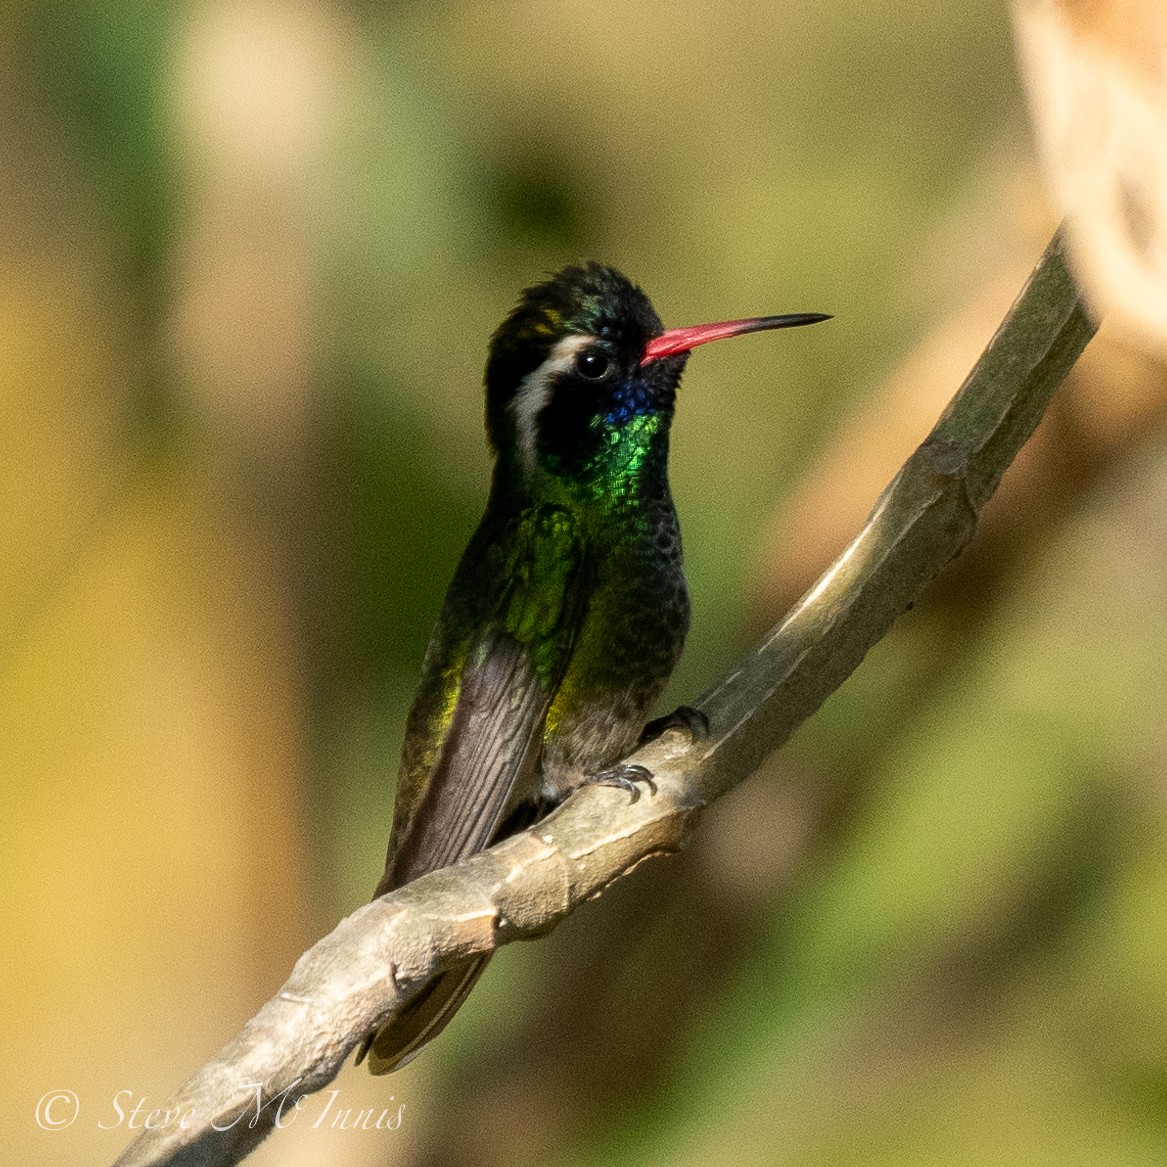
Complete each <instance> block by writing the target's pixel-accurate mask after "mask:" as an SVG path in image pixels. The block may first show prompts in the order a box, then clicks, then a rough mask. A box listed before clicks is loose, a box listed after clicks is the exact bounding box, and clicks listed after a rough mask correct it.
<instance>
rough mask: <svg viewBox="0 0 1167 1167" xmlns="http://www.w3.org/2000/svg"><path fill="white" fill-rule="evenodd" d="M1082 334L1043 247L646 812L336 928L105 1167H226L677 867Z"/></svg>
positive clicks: (505, 859)
mask: <svg viewBox="0 0 1167 1167" xmlns="http://www.w3.org/2000/svg"><path fill="white" fill-rule="evenodd" d="M1094 327H1095V326H1094V324H1093V323H1092V322H1091V321H1090V319H1089V318H1088V316H1087V314H1086V312H1085V309H1084V307H1083V304H1082V301H1081V298H1080V295H1079V293H1078V291H1077V289H1076V288H1075V287H1074V284H1073V282H1072V280H1071V278H1070V276H1069V274H1068V273H1067V270H1066V267H1065V264H1064V260H1063V248H1062V240H1061V236H1060V234H1059V235H1057V236H1055V238H1054V240H1053V242H1052V243H1051V244H1050V246H1049V247H1048V248H1047V250H1046V252H1045V254H1044V256H1043V257H1042V259H1041V262H1040V263H1039V264H1038V266H1037V268H1036V270H1035V271H1034V273H1033V275H1032V276H1031V277H1030V280H1029V282H1028V283H1027V284H1026V286H1025V289H1024V290H1023V291H1022V293H1021V295H1020V297H1019V298H1018V300H1017V302H1016V303H1015V304H1014V305H1013V308H1012V309H1011V311H1010V313H1009V315H1008V317H1007V318H1006V320H1005V322H1004V323H1003V324H1002V326H1001V328H1000V329H999V330H998V332H997V335H996V336H995V337H994V338H993V340H992V342H991V343H990V345H989V347H988V348H987V349H986V350H985V352H984V354H983V355H982V357H981V359H980V360H979V361H978V362H977V365H976V367H975V368H974V369H973V371H972V373H971V374H970V375H969V377H968V379H967V380H966V381H965V384H964V385H963V386H962V388H961V390H960V392H959V393H958V394H957V395H956V397H955V398H953V400H952V402H951V403H950V404H949V406H948V408H947V409H946V410H945V412H944V414H943V416H942V417H941V418H940V420H939V422H938V423H937V424H936V427H935V428H934V429H933V431H932V433H931V434H930V435H929V437H928V438H927V440H926V441H925V442H924V443H923V444H922V445H921V446H920V447H919V448H918V449H917V450H916V452H915V453H914V454H913V455H912V457H911V458H909V459H908V461H907V462H906V463H905V464H904V466H903V468H902V469H901V470H900V472H899V473H898V474H897V475H896V477H895V478H894V479H893V481H892V482H891V483H890V484H889V486H888V487H887V488H886V489H885V490H884V492H883V493H882V494H881V495H880V497H879V499H878V500H877V502H876V504H875V507H874V509H873V510H872V512H871V514H870V516H869V517H868V519H867V522H866V523H865V525H864V526H863V529H862V530H861V531H860V532H859V534H858V535H857V536H856V538H855V539H854V541H853V542H852V543H851V546H850V547H848V549H847V550H846V551H845V552H844V553H843V555H842V556H841V557H840V558H839V559H838V560H837V562H836V563H835V564H834V566H833V567H831V569H830V570H829V571H828V572H827V573H826V574H825V575H824V576H823V577H822V579H820V580H819V582H818V583H817V584H816V585H815V586H814V587H813V588H812V589H811V590H810V591H809V592H808V593H807V595H806V596H804V597H803V599H802V600H801V601H800V602H799V603H798V604H797V605H796V606H795V607H794V609H793V611H792V612H791V613H790V614H789V615H788V616H787V617H786V619H785V620H783V621H782V623H781V624H779V625H778V626H777V627H776V628H774V629H773V630H772V631H771V632H770V633H768V634H767V635H766V637H765V638H764V639H763V640H762V641H761V643H759V644H758V645H757V646H756V647H755V648H754V650H753V651H752V652H751V653H750V654H749V655H748V656H747V657H746V658H745V659H744V660H742V661H741V662H740V663H739V665H738V667H737V668H736V669H734V670H733V671H732V672H731V673H730V674H729V675H728V676H727V677H725V678H724V679H723V680H722V681H721V682H719V683H718V684H717V685H716V686H715V687H714V688H713V689H711V690H710V691H709V692H708V693H706V694H705V695H704V696H703V697H702V698H701V699H700V701H699V702H698V703H697V704H698V706H699V707H700V708H701V709H702V710H704V712H705V713H706V714H707V716H708V717H709V721H710V725H711V733H710V736H709V737H708V738H706V739H701V740H698V741H690V740H689V738H688V735H687V734H685V733H683V732H680V731H675V732H670V733H668V734H666V735H664V737H663V738H662V739H660V740H658V741H656V742H653V743H651V744H650V745H649V746H646V747H644V748H643V749H642V750H640V751H639V752H638V753H637V754H636V755H635V760H636V761H637V762H639V763H642V764H643V765H646V766H648V767H649V768H650V769H651V770H652V771H653V772H654V774H655V776H656V782H657V787H658V792H657V794H656V795H655V797H651V798H650V797H644V798H641V799H640V800H639V801H638V802H635V803H631V802H629V801H628V799H627V796H626V795H624V794H623V793H621V792H620V791H616V790H612V789H609V788H604V787H589V788H585V789H583V790H581V791H579V792H577V793H576V794H575V795H573V796H572V797H571V798H570V799H568V801H567V802H566V803H565V804H564V805H563V806H562V807H560V808H559V809H558V810H556V811H555V812H554V813H553V814H551V815H549V816H548V817H547V818H546V819H544V820H543V821H542V822H540V823H538V824H537V825H536V826H534V827H532V828H531V829H530V830H528V831H526V832H524V833H523V834H521V835H517V836H515V837H513V838H511V839H508V840H506V841H505V842H503V843H500V844H499V845H497V846H495V847H492V848H491V849H490V850H489V851H486V852H484V853H483V854H481V855H477V856H474V857H473V858H471V859H469V860H467V861H466V862H464V863H460V864H458V865H457V866H455V867H451V868H447V869H446V870H444V871H436V872H433V873H432V874H430V875H427V876H425V877H424V878H422V879H419V880H417V881H415V882H414V883H412V884H410V885H408V886H407V887H404V888H401V889H400V890H398V891H396V892H393V893H392V894H390V895H387V896H385V897H383V898H382V899H380V900H377V901H376V902H374V903H372V904H368V905H366V906H365V907H362V908H360V909H359V910H358V911H356V912H354V913H353V915H351V916H350V917H348V918H347V919H346V920H343V921H342V922H341V923H340V925H339V926H338V927H337V928H336V929H335V931H333V932H332V933H331V934H330V935H329V936H326V937H325V938H324V939H323V940H321V941H320V942H319V943H318V944H316V945H315V946H314V947H313V948H311V949H310V950H309V951H308V952H306V953H305V954H304V955H303V956H302V957H301V958H300V959H299V960H298V961H297V962H296V966H295V968H294V969H293V971H292V975H291V977H290V978H289V979H288V981H287V983H286V984H285V985H284V987H283V988H282V989H281V990H280V992H279V993H278V994H277V995H276V996H275V997H274V998H272V1000H270V1001H269V1002H268V1003H267V1004H266V1005H264V1007H263V1008H262V1009H261V1010H260V1011H259V1013H257V1014H256V1016H255V1017H253V1018H252V1020H251V1021H249V1022H248V1023H247V1025H246V1026H245V1027H244V1029H243V1031H242V1032H241V1033H240V1034H239V1035H238V1036H237V1037H236V1038H235V1039H234V1040H233V1041H232V1042H230V1043H229V1044H228V1045H227V1046H225V1047H224V1048H223V1049H222V1050H221V1051H220V1052H219V1054H217V1055H216V1057H215V1058H213V1059H212V1060H211V1061H210V1062H208V1063H207V1064H206V1065H205V1066H204V1067H203V1068H202V1069H201V1070H199V1071H198V1073H196V1074H195V1075H194V1077H192V1078H191V1079H190V1080H189V1081H188V1082H186V1083H185V1084H184V1085H183V1086H182V1087H180V1088H179V1090H178V1092H177V1093H176V1094H175V1095H174V1096H173V1097H172V1098H171V1099H170V1100H169V1102H168V1103H167V1107H168V1108H169V1110H170V1112H171V1113H172V1114H178V1115H182V1116H184V1121H183V1123H179V1122H173V1123H171V1124H170V1125H168V1126H165V1127H161V1128H159V1129H155V1130H147V1131H143V1132H142V1133H141V1134H140V1135H139V1136H138V1138H137V1139H136V1140H135V1141H134V1142H133V1143H132V1144H131V1145H130V1147H129V1148H128V1149H127V1150H126V1151H125V1152H124V1154H123V1155H122V1156H121V1158H119V1159H118V1164H120V1165H122V1167H130V1165H133V1167H146V1165H156V1164H172V1165H176V1164H184V1165H195V1164H197V1165H200V1167H209V1165H213V1164H215V1165H217V1164H231V1163H237V1162H239V1161H240V1160H241V1159H242V1158H243V1157H244V1156H245V1155H246V1154H247V1153H248V1152H249V1151H250V1150H251V1149H252V1147H254V1146H255V1145H256V1144H257V1143H258V1142H259V1141H260V1140H261V1139H262V1138H263V1137H264V1136H265V1135H266V1134H268V1133H269V1132H270V1130H272V1129H273V1128H274V1127H276V1126H281V1125H285V1124H286V1123H287V1122H289V1121H290V1120H291V1118H292V1116H293V1115H294V1110H295V1107H296V1106H297V1105H298V1102H299V1100H300V1099H302V1098H303V1097H305V1096H306V1095H308V1094H310V1093H312V1092H313V1091H315V1090H319V1089H321V1088H322V1087H323V1086H325V1085H327V1084H328V1083H329V1082H330V1081H331V1080H332V1079H333V1078H334V1077H335V1076H336V1074H337V1073H338V1071H339V1070H340V1068H341V1066H342V1064H343V1063H344V1060H345V1059H346V1057H347V1056H348V1054H349V1053H350V1052H351V1050H352V1049H353V1047H354V1046H355V1045H356V1043H357V1042H358V1041H359V1040H360V1038H361V1037H362V1036H363V1035H364V1034H365V1033H367V1032H368V1031H369V1030H371V1029H374V1028H376V1027H378V1026H380V1025H383V1024H384V1023H385V1022H386V1021H387V1020H388V1019H389V1018H390V1017H392V1016H393V1015H394V1014H395V1013H397V1012H398V1011H399V1010H400V1009H401V1008H402V1006H403V1005H404V1004H405V1003H406V1002H407V1001H408V1000H409V999H410V997H411V996H412V995H413V994H415V993H416V992H417V991H418V990H419V989H420V988H421V987H422V986H423V985H424V984H425V983H426V982H427V981H428V980H429V979H430V978H431V977H433V975H434V974H435V973H437V972H439V971H441V970H443V969H445V968H448V967H450V966H452V965H454V964H457V963H458V962H460V961H462V960H464V959H465V958H466V957H467V956H470V955H473V954H476V953H483V952H489V951H491V950H493V949H495V948H497V947H499V946H500V945H502V944H508V943H510V942H511V941H514V940H522V939H530V938H533V937H536V936H540V935H543V934H545V933H547V932H549V931H550V930H551V929H552V928H553V927H554V926H555V925H556V924H557V923H558V922H559V921H560V920H561V919H563V917H564V916H566V915H568V914H569V913H570V912H572V911H574V910H575V909H576V908H577V907H578V906H579V905H580V904H582V903H583V902H584V901H585V900H588V899H591V898H592V897H594V896H596V895H598V894H599V893H601V892H602V891H603V890H604V889H605V888H606V887H607V886H608V885H609V884H611V883H613V882H614V881H615V880H617V879H619V878H620V877H621V876H623V875H626V874H627V873H628V872H629V871H631V870H632V869H633V868H634V867H635V866H636V865H637V864H639V863H640V862H642V861H643V860H644V859H647V858H650V857H651V856H654V855H661V854H667V853H669V852H672V851H676V850H677V849H678V848H679V847H680V846H681V845H682V843H683V841H684V838H685V836H686V834H687V833H688V832H689V831H690V830H691V829H692V827H693V826H694V825H695V821H696V818H697V815H698V812H699V811H700V809H701V808H702V807H703V806H705V805H706V804H708V803H710V802H712V801H713V800H714V799H716V798H719V797H720V796H721V795H722V794H724V793H725V792H726V791H727V790H729V789H730V788H731V787H733V786H734V785H736V784H737V783H738V782H740V781H741V780H742V779H743V778H745V777H746V776H747V775H749V774H750V773H751V772H752V771H753V770H754V769H755V768H756V767H757V765H758V764H759V763H760V762H761V761H762V759H763V758H764V757H765V756H766V755H767V754H768V753H770V752H771V751H772V750H774V749H776V748H777V747H778V746H779V745H781V744H782V743H783V742H784V741H785V740H786V739H787V738H788V737H789V736H790V734H791V733H792V732H793V731H794V729H795V728H797V726H798V725H800V724H801V723H802V722H803V721H804V720H805V719H806V718H807V717H809V716H810V715H811V714H812V713H813V712H814V711H815V710H816V709H817V708H818V707H819V705H820V704H822V702H823V701H824V700H825V698H826V697H827V696H828V695H829V694H830V693H831V692H833V691H834V690H835V689H836V688H838V686H839V685H840V684H842V682H843V681H844V680H845V679H846V677H847V676H848V675H849V674H850V673H851V672H852V671H853V670H854V669H855V667H856V666H857V665H858V664H859V662H860V661H861V660H862V659H863V656H864V654H865V653H866V652H867V650H868V649H869V648H870V647H871V646H872V645H873V644H874V643H875V642H876V641H877V640H879V639H880V637H882V636H883V634H884V633H885V632H886V631H887V630H888V628H889V627H890V626H891V624H892V622H893V621H894V620H895V619H896V617H897V616H899V615H900V613H902V612H903V611H905V610H906V609H907V608H908V607H910V606H911V604H912V603H913V602H914V600H915V599H916V598H917V597H918V596H919V594H920V592H921V591H922V590H923V588H924V587H925V585H926V584H927V583H928V581H929V580H930V579H931V578H932V577H933V576H934V575H935V574H936V573H937V572H938V571H940V569H941V568H942V567H944V565H945V564H946V563H947V562H948V561H949V560H950V559H952V558H953V557H954V556H955V555H957V554H958V553H959V552H960V551H961V550H962V548H963V547H964V546H965V544H966V543H967V542H968V541H969V539H970V538H971V537H972V535H973V532H974V531H975V529H976V520H977V512H978V511H979V510H980V508H981V507H982V506H983V505H984V503H985V502H986V501H987V499H988V498H989V496H990V495H991V494H992V493H993V491H994V490H995V489H996V486H997V483H998V482H999V481H1000V478H1001V475H1002V474H1003V473H1004V471H1005V469H1006V468H1007V467H1008V466H1009V464H1010V462H1012V460H1013V458H1014V457H1015V456H1016V454H1017V452H1018V450H1019V449H1020V448H1021V446H1022V445H1023V444H1024V443H1025V441H1026V439H1027V438H1028V437H1029V435H1030V434H1031V433H1032V432H1033V429H1034V427H1035V426H1036V425H1037V423H1038V421H1039V419H1040V418H1041V416H1042V413H1043V412H1044V411H1045V408H1046V405H1047V404H1048V402H1049V399H1050V396H1051V395H1052V393H1053V391H1054V390H1055V389H1056V388H1057V386H1058V384H1059V383H1060V382H1061V380H1062V379H1063V377H1064V376H1065V375H1066V372H1067V371H1068V370H1069V368H1070V367H1071V365H1073V363H1074V361H1075V360H1076V359H1077V357H1078V355H1079V353H1080V352H1081V351H1082V349H1083V348H1084V347H1085V346H1086V343H1087V342H1088V341H1089V339H1090V337H1091V336H1092V335H1093V333H1094Z"/></svg>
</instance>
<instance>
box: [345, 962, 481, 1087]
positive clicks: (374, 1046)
mask: <svg viewBox="0 0 1167 1167" xmlns="http://www.w3.org/2000/svg"><path fill="white" fill-rule="evenodd" d="M489 960H490V957H489V956H483V957H479V958H477V959H476V960H472V961H469V962H468V963H467V964H465V965H463V966H461V967H460V968H454V969H451V970H450V971H449V972H446V973H442V975H441V976H439V977H435V978H434V979H433V980H432V981H431V982H430V983H429V985H427V986H426V988H424V989H422V991H421V993H419V994H418V996H416V997H415V998H414V999H413V1000H412V1001H410V1003H409V1004H408V1005H407V1006H406V1007H405V1008H404V1009H403V1010H402V1011H401V1012H400V1013H399V1014H398V1015H397V1016H396V1017H394V1018H393V1020H392V1021H390V1022H389V1024H388V1025H385V1026H382V1028H380V1029H378V1030H377V1031H376V1033H371V1034H369V1036H368V1037H366V1038H365V1040H364V1041H363V1042H362V1043H361V1045H360V1048H359V1049H358V1050H357V1064H358V1065H359V1064H360V1062H361V1060H362V1059H363V1058H364V1057H365V1055H366V1054H367V1055H368V1058H369V1071H370V1072H371V1073H373V1074H388V1073H391V1072H392V1071H393V1070H399V1069H400V1068H401V1067H402V1066H404V1065H406V1064H407V1063H408V1062H410V1061H412V1060H413V1059H414V1058H415V1057H416V1056H417V1055H418V1054H419V1053H421V1050H422V1047H423V1046H425V1045H427V1044H428V1043H429V1042H430V1041H432V1040H433V1039H434V1038H435V1037H437V1035H438V1034H439V1033H441V1032H442V1030H443V1029H445V1027H446V1024H447V1023H448V1022H449V1021H450V1019H451V1018H452V1017H453V1016H454V1014H455V1013H456V1012H457V1011H458V1009H459V1007H460V1006H461V1004H462V1002H463V1001H464V1000H465V999H466V997H467V995H468V994H469V992H470V990H471V989H473V988H474V985H475V983H476V982H477V980H478V978H479V977H480V976H481V975H482V970H483V969H484V968H486V965H487V962H488V961H489Z"/></svg>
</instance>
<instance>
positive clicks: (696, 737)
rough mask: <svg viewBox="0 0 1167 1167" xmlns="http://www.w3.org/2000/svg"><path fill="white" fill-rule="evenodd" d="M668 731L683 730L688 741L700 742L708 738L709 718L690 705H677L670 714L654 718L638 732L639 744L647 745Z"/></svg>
mask: <svg viewBox="0 0 1167 1167" xmlns="http://www.w3.org/2000/svg"><path fill="white" fill-rule="evenodd" d="M670 729H681V730H684V731H685V733H687V734H688V735H689V740H690V741H694V742H695V741H700V740H702V739H703V738H707V737H708V736H709V718H708V717H706V716H705V714H704V713H702V711H701V710H700V709H695V708H694V707H693V706H692V705H678V706H677V707H676V709H674V710H673V711H672V713H666V714H665V715H664V717H657V718H654V719H653V720H652V721H650V722H649V723H648V724H647V725H646V726H645V727H644V729H642V730H641V731H640V744H641V745H642V746H643V745H647V744H648V743H649V742H651V741H655V740H656V739H657V738H658V737H660V736H661V734H663V733H665V732H667V731H668V730H670Z"/></svg>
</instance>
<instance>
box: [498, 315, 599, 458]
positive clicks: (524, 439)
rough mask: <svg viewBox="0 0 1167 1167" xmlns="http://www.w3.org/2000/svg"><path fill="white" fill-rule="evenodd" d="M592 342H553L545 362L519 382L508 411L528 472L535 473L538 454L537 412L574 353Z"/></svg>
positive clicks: (581, 339) (573, 338)
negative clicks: (513, 418) (552, 384)
mask: <svg viewBox="0 0 1167 1167" xmlns="http://www.w3.org/2000/svg"><path fill="white" fill-rule="evenodd" d="M594 339H595V337H591V336H576V335H573V336H565V337H564V338H563V339H562V340H560V341H558V342H556V344H555V346H554V347H553V348H552V350H551V351H550V352H549V353H548V354H547V359H546V360H545V361H544V362H543V363H542V364H541V365H540V366H539V367H538V368H537V369H532V370H531V372H529V373H528V374H527V375H526V376H525V377H524V378H523V379H522V380H521V381H520V382H519V387H518V389H517V390H516V391H515V395H514V397H513V398H512V399H511V406H510V407H511V412H512V413H513V414H514V416H515V433H516V435H517V437H518V443H519V453H520V454H521V456H522V459H523V465H524V466H525V467H526V469H527V471H528V472H531V471H533V470H534V469H535V459H536V457H537V456H538V450H539V411H540V410H541V409H542V408H543V406H544V405H546V404H547V401H548V398H550V396H551V382H552V380H553V379H554V378H555V377H556V376H557V375H558V374H559V373H563V372H566V371H567V370H568V369H569V368H571V363H572V361H574V360H575V355H576V353H578V352H579V351H580V349H583V348H586V347H587V346H588V345H589V344H591V343H592V341H593V340H594Z"/></svg>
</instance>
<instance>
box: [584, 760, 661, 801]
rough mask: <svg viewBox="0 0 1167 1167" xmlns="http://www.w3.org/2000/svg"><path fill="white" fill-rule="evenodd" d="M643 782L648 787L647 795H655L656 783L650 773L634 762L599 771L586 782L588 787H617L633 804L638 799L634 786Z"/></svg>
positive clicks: (638, 791) (636, 787)
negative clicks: (627, 794) (625, 793)
mask: <svg viewBox="0 0 1167 1167" xmlns="http://www.w3.org/2000/svg"><path fill="white" fill-rule="evenodd" d="M638 782H643V783H644V785H645V786H647V787H648V792H649V794H656V783H655V782H654V781H653V780H652V771H651V770H648V769H647V768H646V767H644V766H638V765H636V764H635V763H634V762H621V763H620V764H619V765H618V766H613V767H612V768H611V769H610V770H601V771H600V772H599V773H598V774H593V775H592V776H591V777H590V778H589V779H588V781H587V784H588V785H589V786H617V787H619V788H620V789H621V790H627V791H628V793H629V794H630V795H631V796H632V801H633V802H635V801H636V800H637V799H638V798H639V797H640V787H639V786H637V785H636V784H637V783H638Z"/></svg>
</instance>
